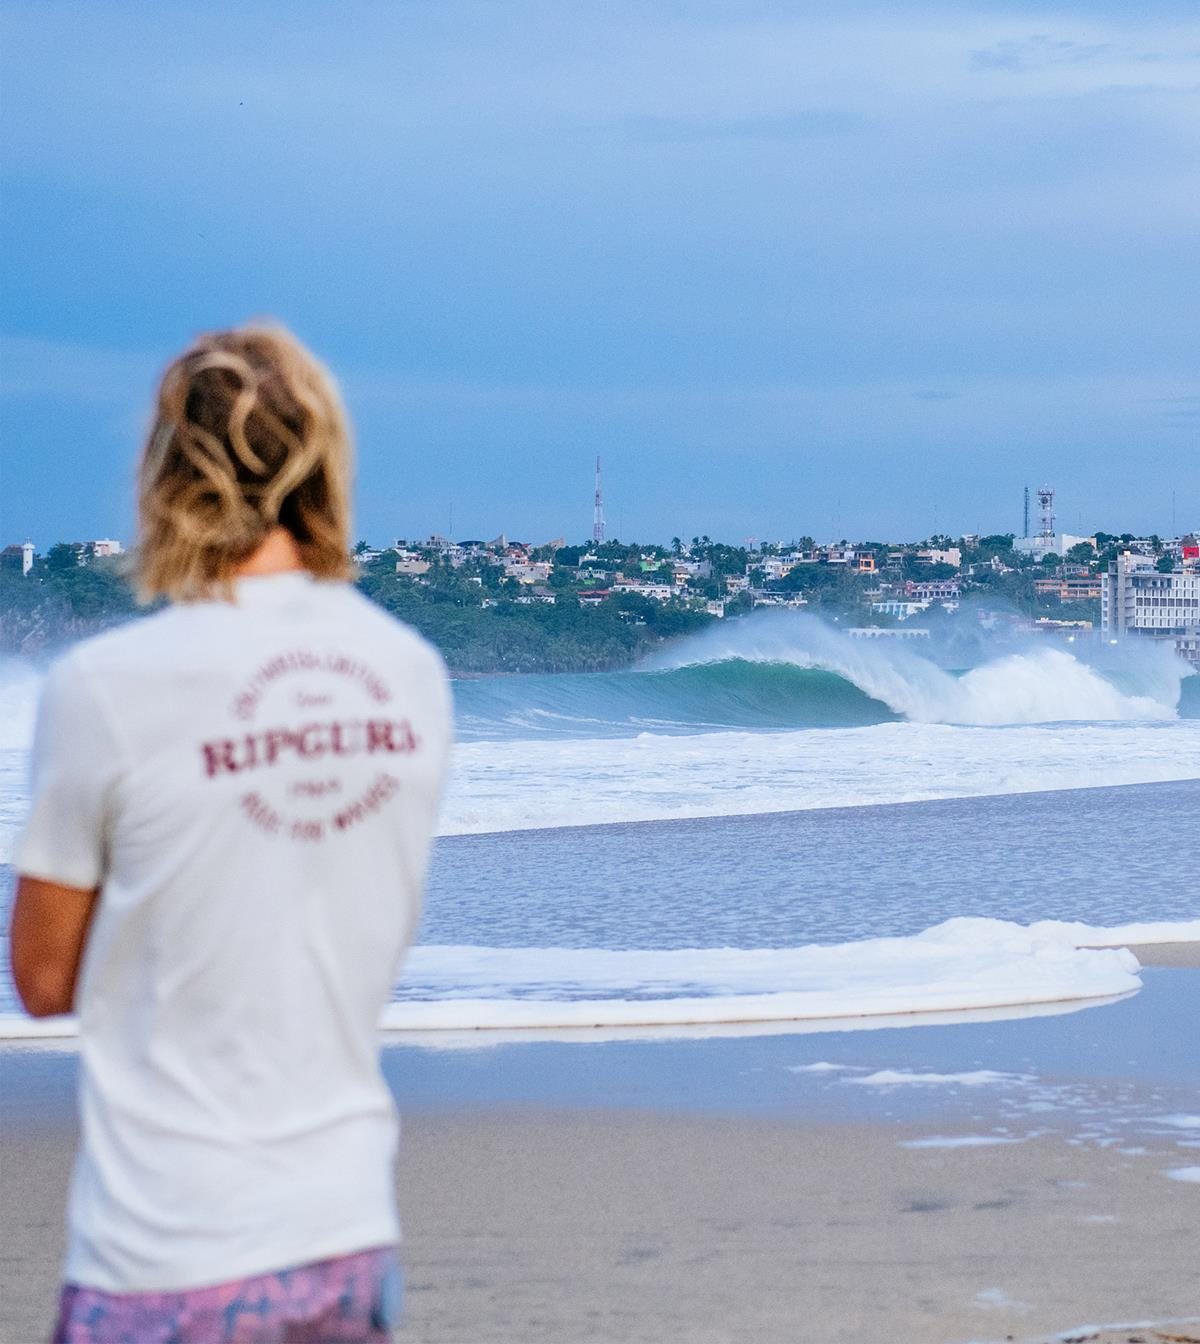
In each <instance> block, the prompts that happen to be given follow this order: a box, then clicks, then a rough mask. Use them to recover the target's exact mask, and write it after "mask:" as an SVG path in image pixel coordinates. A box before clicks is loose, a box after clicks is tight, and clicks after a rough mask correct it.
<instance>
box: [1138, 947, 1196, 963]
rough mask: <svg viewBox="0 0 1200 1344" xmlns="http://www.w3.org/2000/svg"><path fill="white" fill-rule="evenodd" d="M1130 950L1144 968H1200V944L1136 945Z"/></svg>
mask: <svg viewBox="0 0 1200 1344" xmlns="http://www.w3.org/2000/svg"><path fill="white" fill-rule="evenodd" d="M1129 950H1130V951H1131V952H1132V953H1133V955H1134V956H1135V957H1137V959H1138V961H1140V962H1141V963H1142V965H1143V966H1187V967H1192V968H1196V967H1200V943H1135V944H1134V945H1133V946H1132V947H1131V948H1130V949H1129Z"/></svg>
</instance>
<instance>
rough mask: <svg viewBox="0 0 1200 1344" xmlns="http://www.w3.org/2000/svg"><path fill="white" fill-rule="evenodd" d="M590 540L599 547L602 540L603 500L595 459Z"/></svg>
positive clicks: (597, 464)
mask: <svg viewBox="0 0 1200 1344" xmlns="http://www.w3.org/2000/svg"><path fill="white" fill-rule="evenodd" d="M592 540H593V541H594V542H595V543H596V545H597V546H599V545H600V544H601V543H602V542H603V540H604V498H603V496H602V495H601V494H600V459H599V458H598V457H597V458H596V499H595V503H594V505H593V506H592Z"/></svg>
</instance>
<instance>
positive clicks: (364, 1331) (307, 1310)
mask: <svg viewBox="0 0 1200 1344" xmlns="http://www.w3.org/2000/svg"><path fill="white" fill-rule="evenodd" d="M402 1291H403V1290H402V1281H401V1277H400V1263H399V1261H398V1260H397V1258H396V1249H395V1247H394V1246H388V1247H383V1248H380V1249H378V1250H371V1251H359V1252H358V1253H357V1254H354V1255H339V1256H337V1257H336V1258H335V1259H333V1260H318V1261H316V1262H315V1263H313V1264H311V1265H299V1266H297V1267H296V1268H295V1269H281V1270H277V1271H275V1272H274V1273H271V1274H256V1275H255V1276H254V1277H253V1278H249V1279H237V1280H235V1281H234V1282H232V1283H218V1284H214V1285H212V1286H211V1287H208V1288H187V1289H184V1290H181V1291H179V1292H158V1293H108V1292H104V1291H103V1290H102V1289H99V1288H85V1287H83V1286H81V1285H79V1284H74V1283H68V1284H64V1285H63V1290H62V1297H61V1299H60V1302H59V1314H58V1324H57V1325H56V1326H55V1329H54V1336H53V1340H52V1344H391V1339H392V1327H393V1326H395V1325H397V1324H398V1323H399V1316H400V1302H401V1297H402Z"/></svg>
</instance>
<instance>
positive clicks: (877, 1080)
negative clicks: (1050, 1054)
mask: <svg viewBox="0 0 1200 1344" xmlns="http://www.w3.org/2000/svg"><path fill="white" fill-rule="evenodd" d="M846 1081H847V1082H848V1083H855V1084H858V1085H859V1086H860V1087H912V1086H918V1087H998V1086H1005V1085H1008V1084H1012V1083H1028V1082H1032V1081H1033V1078H1032V1075H1030V1074H1027V1073H997V1072H996V1071H995V1070H994V1069H974V1070H971V1071H969V1072H967V1073H916V1072H914V1071H912V1070H909V1069H879V1070H878V1071H877V1072H875V1073H869V1074H867V1076H866V1077H865V1078H847V1079H846Z"/></svg>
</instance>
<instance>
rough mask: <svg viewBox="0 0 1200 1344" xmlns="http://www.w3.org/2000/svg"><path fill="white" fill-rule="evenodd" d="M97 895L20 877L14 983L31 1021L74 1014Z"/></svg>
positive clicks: (15, 911)
mask: <svg viewBox="0 0 1200 1344" xmlns="http://www.w3.org/2000/svg"><path fill="white" fill-rule="evenodd" d="M96 896H97V891H96V890H95V889H93V890H91V891H85V890H83V889H82V888H80V887H64V886H60V885H59V884H58V883H57V882H44V881H42V879H41V878H37V877H26V876H24V875H22V876H21V878H20V879H19V881H18V883H17V897H16V900H15V901H14V903H13V911H12V929H11V938H10V941H9V954H10V956H11V958H12V973H13V983H14V984H15V985H16V987H17V993H18V994H19V995H20V996H21V1002H22V1003H23V1004H24V1005H25V1009H26V1011H27V1012H28V1013H29V1014H30V1015H31V1016H32V1017H50V1016H52V1015H53V1014H55V1013H69V1012H70V1011H71V1009H72V1007H73V1006H74V1003H75V981H76V979H77V977H78V975H79V962H80V959H81V958H82V956H83V947H84V943H85V942H86V940H87V933H88V928H89V927H90V925H91V922H92V914H93V912H94V911H95V908H96Z"/></svg>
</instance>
